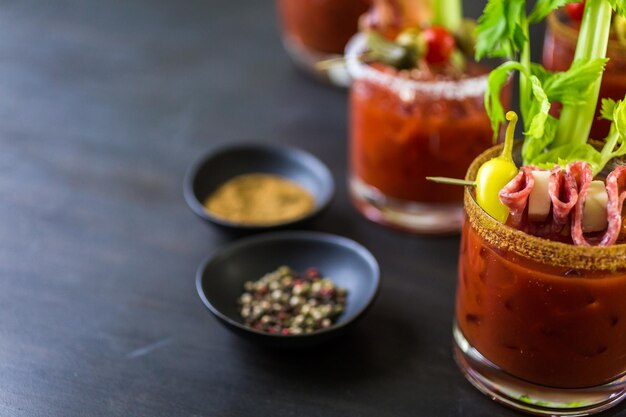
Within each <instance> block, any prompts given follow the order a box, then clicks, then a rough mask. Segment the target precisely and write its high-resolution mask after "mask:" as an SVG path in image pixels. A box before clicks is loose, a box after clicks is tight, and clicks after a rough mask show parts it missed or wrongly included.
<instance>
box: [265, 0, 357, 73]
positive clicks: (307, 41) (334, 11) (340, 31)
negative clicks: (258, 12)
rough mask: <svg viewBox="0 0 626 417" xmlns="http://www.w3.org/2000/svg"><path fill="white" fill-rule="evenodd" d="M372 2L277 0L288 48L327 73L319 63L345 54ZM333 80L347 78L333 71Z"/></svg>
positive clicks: (311, 68)
mask: <svg viewBox="0 0 626 417" xmlns="http://www.w3.org/2000/svg"><path fill="white" fill-rule="evenodd" d="M368 6H369V0H277V1H276V7H277V10H278V16H279V20H280V22H281V25H282V34H283V42H284V44H285V47H286V49H287V51H288V52H289V54H290V55H291V57H292V58H293V59H294V61H295V62H296V63H297V64H299V65H300V66H302V67H304V68H305V69H307V70H309V71H312V72H314V73H315V74H316V75H319V76H324V74H323V73H322V72H320V71H317V70H316V69H315V68H314V66H315V63H316V62H318V61H321V60H324V59H328V58H329V57H332V56H335V55H341V54H343V51H344V48H345V46H346V43H347V42H348V40H350V38H351V37H352V35H354V34H355V33H356V31H357V28H358V20H359V17H360V16H361V15H362V14H363V13H365V12H366V11H367V9H368ZM344 78H345V77H344ZM330 81H331V82H333V81H335V82H340V83H341V82H342V81H345V80H344V79H342V78H341V77H340V76H339V78H338V79H335V78H332V74H330Z"/></svg>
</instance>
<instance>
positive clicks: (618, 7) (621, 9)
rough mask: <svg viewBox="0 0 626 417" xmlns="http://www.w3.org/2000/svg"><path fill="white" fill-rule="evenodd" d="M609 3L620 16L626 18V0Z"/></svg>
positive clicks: (614, 0)
mask: <svg viewBox="0 0 626 417" xmlns="http://www.w3.org/2000/svg"><path fill="white" fill-rule="evenodd" d="M609 3H611V7H612V8H613V10H615V11H616V12H617V14H618V15H620V16H624V17H626V0H609Z"/></svg>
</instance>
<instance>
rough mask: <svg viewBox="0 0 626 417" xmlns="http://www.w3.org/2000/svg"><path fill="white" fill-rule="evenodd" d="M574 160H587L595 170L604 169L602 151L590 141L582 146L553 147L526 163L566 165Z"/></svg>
mask: <svg viewBox="0 0 626 417" xmlns="http://www.w3.org/2000/svg"><path fill="white" fill-rule="evenodd" d="M574 161H586V162H588V163H589V165H591V169H592V170H593V172H595V173H597V172H599V171H600V170H601V169H602V165H603V164H602V156H601V154H600V152H599V151H598V150H597V149H595V148H594V147H593V146H591V145H590V144H588V143H585V144H583V145H580V146H574V147H572V146H571V145H569V144H568V145H563V146H559V147H556V148H552V149H550V150H549V151H547V152H544V153H542V154H539V155H537V156H536V157H535V158H534V159H533V160H531V161H528V162H527V161H524V163H525V164H533V165H541V166H549V165H550V164H559V165H566V164H568V163H570V162H574Z"/></svg>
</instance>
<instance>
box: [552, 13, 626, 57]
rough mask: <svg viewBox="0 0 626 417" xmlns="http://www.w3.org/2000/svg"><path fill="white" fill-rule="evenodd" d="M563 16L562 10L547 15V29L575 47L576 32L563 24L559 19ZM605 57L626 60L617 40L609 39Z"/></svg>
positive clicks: (623, 50) (625, 50)
mask: <svg viewBox="0 0 626 417" xmlns="http://www.w3.org/2000/svg"><path fill="white" fill-rule="evenodd" d="M562 16H564V13H563V11H562V10H557V11H554V12H552V13H550V14H549V15H548V19H547V20H548V28H549V29H550V30H551V31H553V32H554V33H555V34H559V35H561V36H563V37H564V38H566V39H567V40H568V41H570V42H571V43H572V45H574V47H576V43H577V42H578V30H577V29H576V28H574V27H572V26H571V25H568V24H567V23H565V22H563V21H562V20H561V19H560V18H561V17H562ZM607 55H613V56H615V57H617V56H619V57H620V58H624V59H626V46H625V45H622V44H621V43H620V42H619V41H618V40H617V39H609V45H608V49H607ZM609 58H610V56H609Z"/></svg>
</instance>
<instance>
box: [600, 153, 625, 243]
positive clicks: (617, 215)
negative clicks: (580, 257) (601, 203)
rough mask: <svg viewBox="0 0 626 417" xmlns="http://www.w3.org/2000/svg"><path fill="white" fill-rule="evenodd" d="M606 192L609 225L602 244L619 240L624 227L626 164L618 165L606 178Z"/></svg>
mask: <svg viewBox="0 0 626 417" xmlns="http://www.w3.org/2000/svg"><path fill="white" fill-rule="evenodd" d="M606 192H607V194H608V195H609V203H608V205H607V208H606V209H607V219H608V222H609V226H608V228H607V230H606V233H605V234H604V236H603V238H602V241H601V242H600V244H601V245H604V246H608V245H612V244H614V243H615V242H616V241H617V238H618V237H619V235H620V233H621V229H622V210H623V207H624V200H626V165H622V166H620V167H617V168H616V169H615V170H614V171H613V172H611V173H610V174H609V176H608V177H607V178H606Z"/></svg>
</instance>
